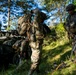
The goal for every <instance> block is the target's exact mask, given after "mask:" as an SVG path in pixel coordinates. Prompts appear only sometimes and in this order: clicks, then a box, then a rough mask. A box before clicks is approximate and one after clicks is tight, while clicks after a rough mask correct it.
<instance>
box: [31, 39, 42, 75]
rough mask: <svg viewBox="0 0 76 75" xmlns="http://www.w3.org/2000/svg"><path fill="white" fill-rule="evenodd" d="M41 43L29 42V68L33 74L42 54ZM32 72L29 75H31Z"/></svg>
mask: <svg viewBox="0 0 76 75" xmlns="http://www.w3.org/2000/svg"><path fill="white" fill-rule="evenodd" d="M42 41H43V40H40V41H36V42H30V47H31V50H32V54H31V62H32V64H31V68H30V70H31V71H32V72H33V71H34V70H36V69H37V68H38V67H39V63H40V59H41V53H42ZM32 72H31V73H30V74H29V75H32Z"/></svg>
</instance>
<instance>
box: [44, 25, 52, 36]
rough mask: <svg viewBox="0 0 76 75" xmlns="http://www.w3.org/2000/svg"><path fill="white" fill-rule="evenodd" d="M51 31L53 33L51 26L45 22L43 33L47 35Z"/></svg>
mask: <svg viewBox="0 0 76 75" xmlns="http://www.w3.org/2000/svg"><path fill="white" fill-rule="evenodd" d="M50 33H51V30H50V28H49V27H48V26H47V25H46V24H43V34H44V37H46V36H47V35H48V34H50Z"/></svg>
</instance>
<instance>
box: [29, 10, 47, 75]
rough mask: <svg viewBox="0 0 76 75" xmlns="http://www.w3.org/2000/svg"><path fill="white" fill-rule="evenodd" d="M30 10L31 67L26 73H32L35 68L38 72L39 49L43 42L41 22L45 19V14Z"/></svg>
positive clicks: (40, 49)
mask: <svg viewBox="0 0 76 75" xmlns="http://www.w3.org/2000/svg"><path fill="white" fill-rule="evenodd" d="M31 12H32V17H31V18H32V21H31V22H32V24H33V25H32V27H31V30H30V31H29V32H30V36H29V39H30V43H29V44H30V47H31V50H32V55H31V62H32V64H31V68H30V71H29V74H28V75H32V74H33V72H34V71H35V70H36V71H37V72H39V64H40V59H41V51H42V44H43V38H44V34H43V22H44V20H45V19H46V14H44V13H43V12H40V11H39V10H38V9H34V10H32V11H31Z"/></svg>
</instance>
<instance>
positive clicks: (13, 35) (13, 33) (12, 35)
mask: <svg viewBox="0 0 76 75" xmlns="http://www.w3.org/2000/svg"><path fill="white" fill-rule="evenodd" d="M12 38H16V39H27V38H26V37H25V36H20V35H19V34H18V33H17V32H16V30H13V31H10V32H2V31H1V32H0V40H6V39H12Z"/></svg>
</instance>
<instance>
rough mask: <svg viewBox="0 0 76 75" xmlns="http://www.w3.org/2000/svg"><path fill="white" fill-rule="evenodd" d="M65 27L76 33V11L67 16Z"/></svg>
mask: <svg viewBox="0 0 76 75" xmlns="http://www.w3.org/2000/svg"><path fill="white" fill-rule="evenodd" d="M65 27H66V30H67V31H68V32H70V33H72V34H76V13H74V14H73V15H69V16H68V17H67V19H66V25H65Z"/></svg>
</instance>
